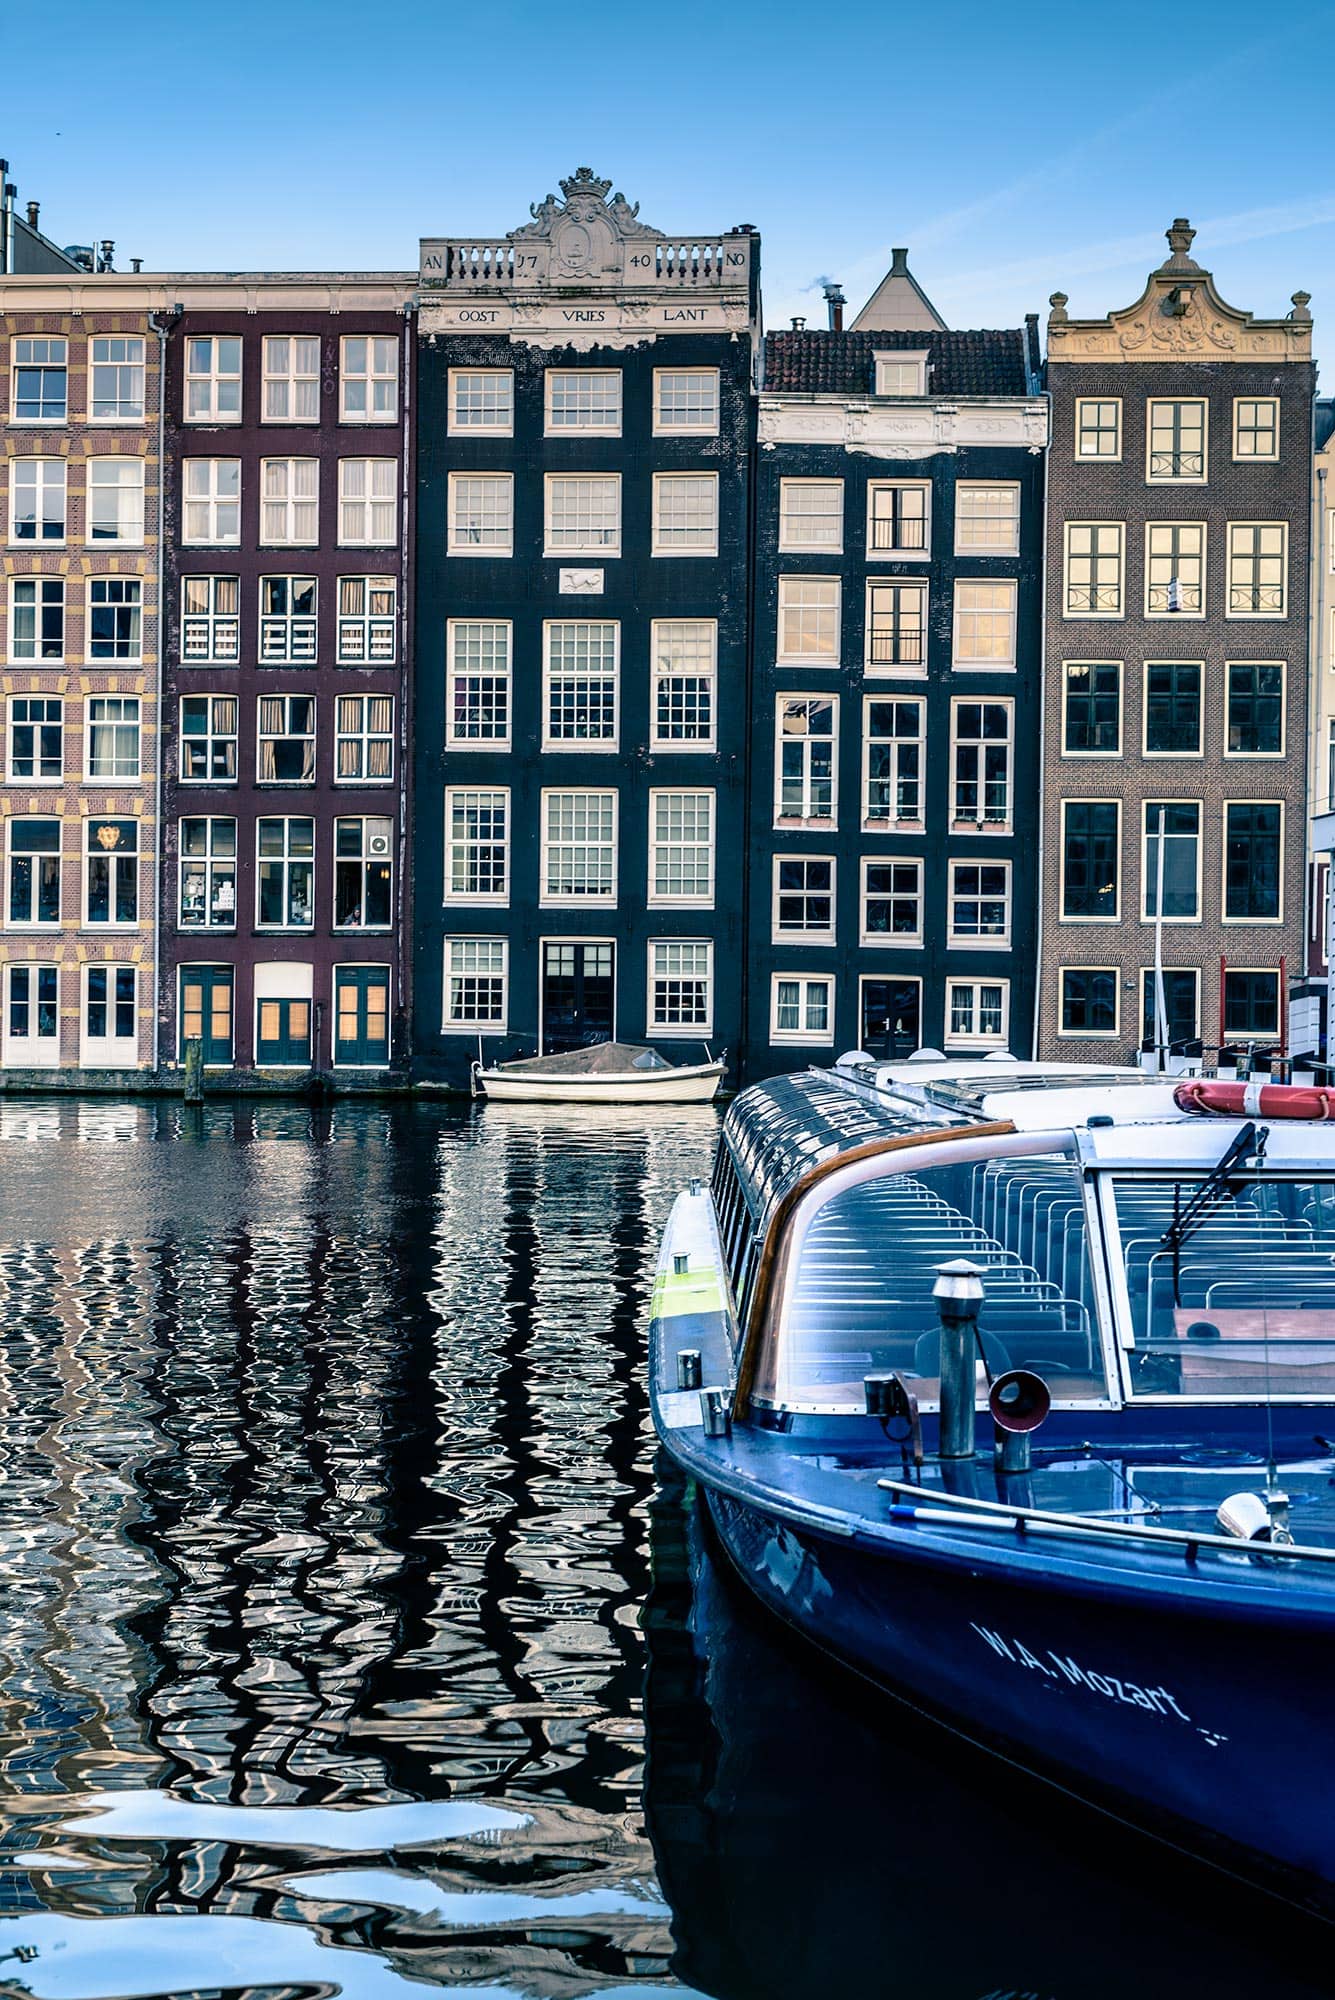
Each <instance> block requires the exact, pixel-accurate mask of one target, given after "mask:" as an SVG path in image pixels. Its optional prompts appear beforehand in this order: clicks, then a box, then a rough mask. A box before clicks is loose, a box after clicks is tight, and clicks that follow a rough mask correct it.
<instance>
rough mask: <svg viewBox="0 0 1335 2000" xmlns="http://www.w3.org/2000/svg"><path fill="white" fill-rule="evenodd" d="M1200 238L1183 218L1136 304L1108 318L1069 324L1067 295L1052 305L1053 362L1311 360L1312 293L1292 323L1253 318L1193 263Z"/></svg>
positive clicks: (1302, 297)
mask: <svg viewBox="0 0 1335 2000" xmlns="http://www.w3.org/2000/svg"><path fill="white" fill-rule="evenodd" d="M1194 235H1195V231H1194V230H1193V229H1192V228H1191V226H1190V224H1189V223H1188V222H1187V221H1186V220H1185V218H1181V217H1179V219H1178V220H1177V221H1176V222H1174V224H1173V226H1172V228H1171V229H1169V230H1168V231H1167V236H1168V243H1169V256H1168V258H1167V259H1166V261H1165V262H1164V263H1163V264H1161V265H1160V266H1159V268H1158V270H1157V271H1152V272H1151V273H1150V276H1149V281H1148V283H1147V284H1146V287H1145V290H1144V291H1143V292H1142V293H1141V295H1140V297H1139V298H1138V299H1137V300H1136V302H1135V304H1134V305H1131V306H1127V307H1125V308H1124V309H1123V310H1122V311H1120V312H1111V313H1109V314H1108V315H1107V316H1106V318H1104V319H1082V320H1074V319H1069V318H1068V317H1067V313H1066V306H1067V296H1066V293H1065V292H1054V293H1053V294H1052V297H1051V299H1050V300H1049V304H1050V305H1051V307H1052V311H1051V313H1050V314H1049V317H1048V360H1049V362H1056V363H1061V362H1063V361H1310V360H1311V358H1312V315H1311V313H1310V312H1309V310H1308V304H1309V294H1308V293H1307V292H1295V293H1294V294H1293V311H1292V312H1291V313H1290V314H1289V316H1288V318H1287V319H1255V318H1253V316H1252V314H1251V313H1249V312H1241V311H1239V309H1238V308H1237V307H1236V306H1231V305H1229V304H1227V302H1226V301H1225V300H1224V299H1222V298H1221V297H1220V295H1219V293H1218V292H1217V291H1216V289H1215V283H1214V279H1213V278H1212V277H1211V275H1210V273H1209V272H1208V271H1204V270H1202V269H1201V267H1200V265H1199V264H1197V263H1196V262H1195V261H1194V260H1193V258H1192V257H1191V255H1190V254H1189V253H1190V250H1191V243H1192V238H1193V237H1194Z"/></svg>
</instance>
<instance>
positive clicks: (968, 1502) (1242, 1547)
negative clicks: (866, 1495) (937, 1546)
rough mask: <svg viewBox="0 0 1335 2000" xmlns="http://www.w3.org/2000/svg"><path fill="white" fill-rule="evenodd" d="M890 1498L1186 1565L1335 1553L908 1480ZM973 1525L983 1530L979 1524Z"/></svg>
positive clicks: (892, 1486) (895, 1482) (890, 1488)
mask: <svg viewBox="0 0 1335 2000" xmlns="http://www.w3.org/2000/svg"><path fill="white" fill-rule="evenodd" d="M876 1484H877V1485H878V1486H880V1487H883V1488H884V1489H885V1491H886V1492H887V1493H907V1494H911V1495H912V1497H913V1498H914V1499H915V1500H916V1501H917V1502H918V1503H919V1504H920V1505H922V1506H925V1507H936V1506H942V1507H947V1508H950V1507H953V1508H957V1509H958V1510H959V1511H960V1512H961V1513H964V1514H973V1515H975V1516H976V1515H979V1514H991V1515H995V1516H996V1517H997V1525H998V1526H999V1527H1002V1526H1010V1527H1013V1528H1016V1529H1018V1530H1020V1531H1021V1532H1023V1531H1025V1530H1027V1529H1029V1528H1031V1527H1033V1528H1037V1529H1039V1530H1040V1531H1041V1532H1043V1533H1045V1534H1065V1535H1073V1536H1081V1535H1111V1536H1113V1537H1114V1538H1116V1537H1118V1536H1121V1537H1123V1538H1129V1539H1131V1540H1133V1541H1146V1542H1167V1543H1170V1544H1171V1545H1172V1546H1173V1547H1175V1548H1180V1549H1181V1550H1182V1552H1183V1554H1184V1555H1185V1557H1186V1559H1187V1561H1188V1562H1191V1561H1194V1559H1195V1551H1196V1550H1197V1549H1228V1550H1230V1551H1231V1553H1232V1554H1233V1555H1235V1556H1237V1555H1265V1556H1284V1557H1286V1558H1288V1557H1293V1558H1295V1559H1297V1560H1304V1561H1311V1562H1335V1549H1315V1548H1309V1547H1307V1546H1306V1545H1305V1544H1303V1543H1301V1542H1244V1541H1241V1540H1240V1539H1239V1538H1238V1537H1237V1536H1236V1535H1197V1534H1193V1533H1192V1531H1191V1530H1190V1529H1189V1528H1138V1527H1134V1526H1132V1525H1130V1524H1128V1523H1126V1522H1123V1521H1095V1520H1092V1519H1090V1518H1089V1516H1087V1515H1084V1514H1059V1513H1055V1512H1052V1511H1050V1510H1049V1509H1047V1508H1043V1507H1013V1506H1011V1505H1009V1504H1008V1503H1007V1502H1006V1501H1004V1500H974V1499H971V1498H970V1497H969V1495H967V1494H964V1493H946V1492H938V1491H937V1490H936V1488H935V1487H930V1486H915V1485H913V1484H912V1482H911V1481H909V1480H907V1479H878V1480H877V1482H876ZM974 1525H981V1523H978V1522H975V1523H974Z"/></svg>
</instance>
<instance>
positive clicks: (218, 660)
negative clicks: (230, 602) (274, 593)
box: [180, 570, 241, 667]
mask: <svg viewBox="0 0 1335 2000" xmlns="http://www.w3.org/2000/svg"><path fill="white" fill-rule="evenodd" d="M201 583H202V584H203V585H204V586H205V596H206V598H207V600H208V604H207V609H206V610H203V611H187V609H186V598H187V594H188V591H189V587H190V585H192V584H201ZM221 583H230V584H231V585H232V592H233V596H234V597H235V600H236V609H235V610H234V611H220V610H219V609H218V585H219V584H221ZM192 628H194V629H195V631H196V632H197V633H198V634H199V635H200V636H201V637H202V638H203V640H204V647H205V650H204V651H203V652H202V653H201V652H200V651H199V650H198V646H197V644H192V643H191V641H190V639H189V637H188V634H189V633H190V632H191V629H192ZM229 630H230V635H231V636H230V641H227V642H225V643H222V644H220V642H219V634H220V633H223V634H226V633H227V632H228V631H229ZM180 649H181V665H182V666H183V667H208V666H214V665H218V666H236V665H237V664H238V663H239V662H240V659H241V579H240V577H239V576H237V575H235V574H233V575H230V576H229V575H217V574H215V573H214V572H213V571H211V570H202V571H196V572H194V573H193V574H191V575H190V576H183V577H182V578H181V631H180Z"/></svg>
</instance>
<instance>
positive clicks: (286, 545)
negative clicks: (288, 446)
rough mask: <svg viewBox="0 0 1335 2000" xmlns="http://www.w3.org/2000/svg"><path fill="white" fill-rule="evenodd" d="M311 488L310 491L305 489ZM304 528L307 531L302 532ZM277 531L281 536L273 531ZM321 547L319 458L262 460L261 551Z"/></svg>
mask: <svg viewBox="0 0 1335 2000" xmlns="http://www.w3.org/2000/svg"><path fill="white" fill-rule="evenodd" d="M308 486H309V487H310V488H311V491H310V492H306V491H304V490H303V489H304V488H306V487H308ZM303 524H304V531H303ZM275 528H277V530H278V532H277V533H274V532H273V530H274V529H275ZM319 543H320V461H319V459H318V458H262V459H261V460H260V547H261V548H262V549H314V548H318V547H319Z"/></svg>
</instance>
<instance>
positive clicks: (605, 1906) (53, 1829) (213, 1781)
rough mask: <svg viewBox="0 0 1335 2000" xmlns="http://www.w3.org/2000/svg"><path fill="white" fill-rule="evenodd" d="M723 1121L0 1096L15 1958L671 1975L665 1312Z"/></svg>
mask: <svg viewBox="0 0 1335 2000" xmlns="http://www.w3.org/2000/svg"><path fill="white" fill-rule="evenodd" d="M714 1129H715V1126H714V1118H713V1115H712V1113H709V1112H693V1111H685V1112H683V1113H680V1114H678V1115H676V1116H674V1117H672V1118H670V1119H667V1120H662V1119H660V1120H658V1121H656V1123H655V1128H654V1132H653V1138H652V1144H650V1143H649V1141H648V1138H647V1136H646V1133H645V1130H644V1124H643V1120H642V1119H641V1118H639V1117H637V1116H635V1115H634V1114H632V1115H630V1116H628V1117H626V1118H624V1119H623V1118H617V1117H613V1118H612V1119H610V1120H600V1121H599V1122H598V1124H597V1125H596V1127H595V1128H593V1129H592V1130H590V1129H588V1127H587V1125H586V1126H585V1127H584V1128H581V1126H580V1125H579V1123H578V1122H577V1121H572V1120H571V1119H570V1118H569V1117H568V1116H563V1115H561V1114H557V1115H554V1116H543V1115H541V1114H535V1113H531V1112H530V1113H517V1114H509V1115H507V1114H506V1113H504V1112H500V1113H498V1112H497V1111H496V1108H495V1107H493V1108H492V1109H491V1110H489V1111H487V1112H485V1113H483V1114H480V1115H475V1114H463V1115H460V1114H458V1113H455V1112H452V1111H449V1110H447V1109H443V1108H431V1107H427V1108H423V1107H414V1106H410V1105H381V1106H362V1105H358V1106H346V1107H345V1106H342V1105H335V1106H332V1107H321V1106H305V1105H292V1104H283V1105H266V1104H259V1103H257V1104H254V1105H246V1104H236V1105H226V1106H214V1105H210V1106H205V1107H202V1108H200V1109H197V1110H196V1109H190V1108H186V1107H182V1106H180V1105H170V1106H168V1105H163V1106H148V1107H142V1106H131V1107H126V1106H123V1105H115V1104H110V1103H102V1102H96V1103H92V1104H87V1103H80V1102H77V1101H69V1100H61V1101H55V1102H52V1103H49V1104H41V1103H34V1102H24V1103H22V1104H17V1103H15V1102H12V1101H10V1102H0V1173H3V1176H4V1188H5V1204H4V1211H3V1220H2V1221H0V1234H2V1236H3V1241H2V1242H0V1465H2V1466H3V1468H4V1475H5V1477H4V1485H3V1488H2V1489H0V1553H2V1554H3V1557H4V1562H5V1576H6V1581H7V1584H8V1586H9V1588H8V1592H7V1607H6V1608H7V1614H8V1615H7V1617H6V1619H5V1621H4V1623H3V1625H0V1806H2V1807H3V1824H2V1825H0V1910H3V1911H4V1912H6V1913H9V1915H10V1921H8V1922H0V1982H3V1981H4V1980H5V1979H6V1978H8V1980H9V1981H10V1984H8V1985H0V1990H3V1991H5V1992H9V1991H13V1992H15V1993H32V1994H40V1995H46V1994H50V1995H56V1994H61V1995H64V1994H70V1995H83V1996H88V1997H89V2000H91V1996H94V1995H104V1994H105V1995H112V1994H114V1995H118V1996H120V1995H127V1994H165V1993H185V1992H193V1991H198V1990H204V1991H208V1992H219V1991H226V1992H227V1993H228V1994H229V1995H232V1994H240V1993H243V1992H244V1993H249V1994H252V1995H255V1996H259V1995H260V1994H263V1995H265V1996H276V1995H278V1994H279V1993H282V1994H284V1995H288V1996H294V1995H296V1994H298V1993H301V1994H312V1995H313V1994H315V1993H317V1992H318V1993H330V1994H333V1993H343V1994H348V1995H357V1996H361V1995H367V1996H370V1995H380V1994H382V1993H386V1994H387V1993H399V1992H400V1991H405V1990H407V1989H408V1988H411V1989H412V1990H414V1991H420V1990H421V1988H422V1985H423V1983H425V1984H426V1985H428V1986H430V1985H434V1986H439V1987H446V1986H448V1987H452V1988H456V1989H460V1990H463V1991H467V1992H476V1993H496V1994H500V1993H506V1994H509V1993H514V1994H521V1993H522V1994H530V1993H531V1994H534V1995H537V1994H551V1995H565V1994H569V1995H572V1996H573V1995H576V1994H594V1993H598V1994H602V1993H617V1992H621V1991H623V1990H629V1988H631V1987H633V1988H634V1990H635V1991H636V1992H642V1991H645V1990H649V1991H653V1990H655V1989H659V1988H666V1987H670V1988H671V1989H672V1990H674V1991H677V1990H680V1989H679V1986H678V1984H677V1982H675V1981H674V1980H673V1979H672V1978H671V1976H670V1974H669V1973H668V1970H667V1965H668V1958H669V1955H670V1950H671V1945H670V1938H669V1935H668V1923H667V1912H666V1909H665V1907H664V1905H663V1903H662V1901H661V1898H660V1895H659V1892H658V1890H657V1887H656V1884H655V1881H654V1877H653V1867H652V1858H651V1854H650V1851H649V1847H648V1843H647V1841H646V1839H645V1836H644V1831H643V1823H642V1819H641V1815H640V1807H639V1795H640V1788H641V1776H642V1744H641V1725H640V1720H639V1714H640V1709H639V1690H640V1680H641V1675H642V1664H643V1660H642V1641H641V1638H640V1634H639V1630H638V1622H637V1612H638V1607H639V1605H640V1603H641V1601H642V1599H643V1597H644V1594H645V1591H646V1589H647V1584H648V1566H647V1558H646V1554H645V1543H646V1526H645V1519H644V1505H645V1496H646V1494H647V1491H648V1488H649V1482H650V1476H651V1460H650V1442H649V1432H648V1425H647V1410H646V1405H645V1398H644V1393H643V1386H642V1340H643V1333H642V1309H643V1304H644V1300H645V1297H646V1295H647V1287H648V1279H649V1273H650V1271H651V1268H652V1261H653V1255H654V1241H655V1237H656V1234H657V1231H658V1229H659V1227H660V1226H661V1222H662V1218H663V1216H664V1214H665V1212H666V1207H667V1205H668V1202H669V1201H670V1199H671V1197H672V1195H673V1194H674V1193H675V1191H676V1189H677V1187H678V1186H680V1184H681V1182H682V1181H683V1180H684V1179H685V1178H687V1177H688V1176H689V1175H690V1174H691V1173H693V1172H699V1171H701V1170H702V1169H703V1167H704V1165H705V1163H706V1161H707V1159H708V1155H709V1151H710V1148H711V1146H712V1141H713V1134H714ZM6 1953H8V1954H9V1955H10V1956H9V1958H8V1959H7V1958H6V1956H5V1954H6ZM15 1954H18V1956H15Z"/></svg>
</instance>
